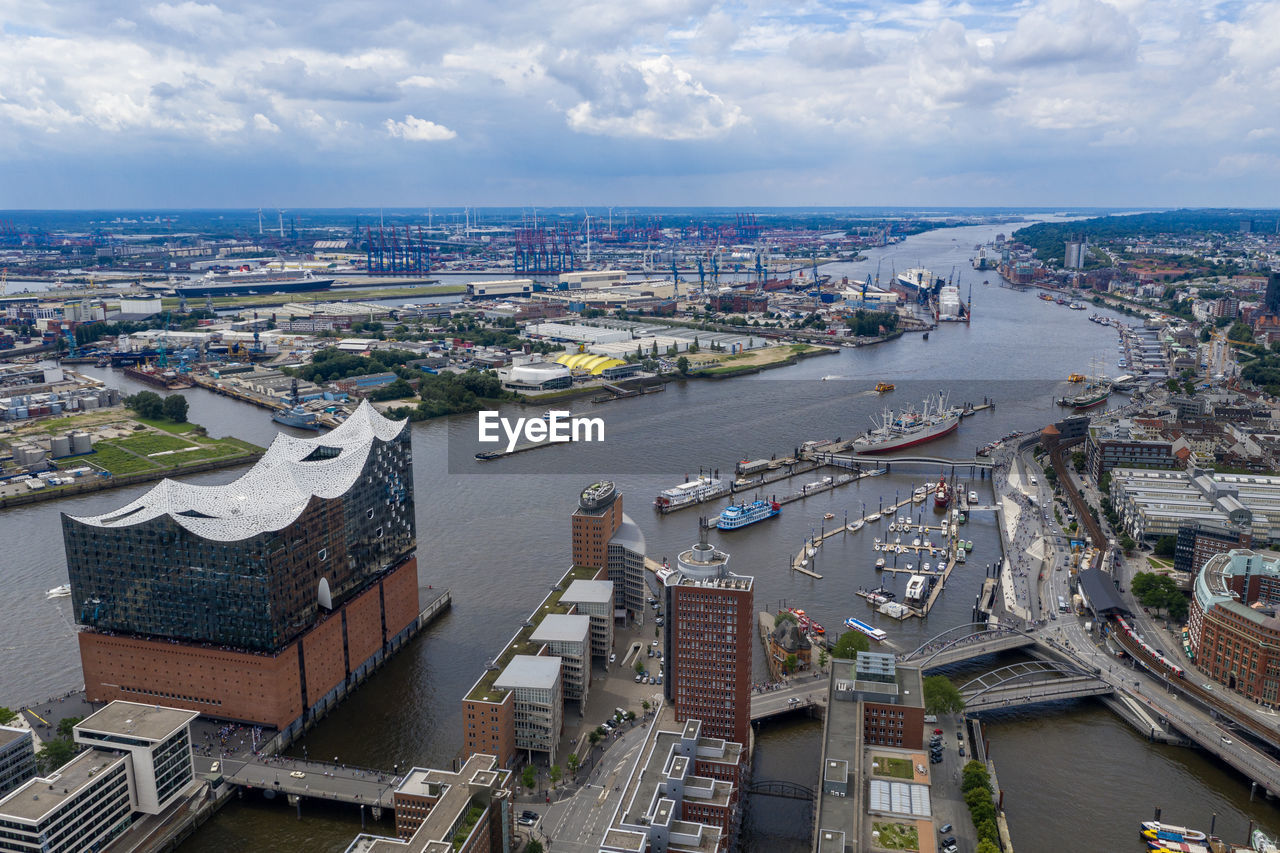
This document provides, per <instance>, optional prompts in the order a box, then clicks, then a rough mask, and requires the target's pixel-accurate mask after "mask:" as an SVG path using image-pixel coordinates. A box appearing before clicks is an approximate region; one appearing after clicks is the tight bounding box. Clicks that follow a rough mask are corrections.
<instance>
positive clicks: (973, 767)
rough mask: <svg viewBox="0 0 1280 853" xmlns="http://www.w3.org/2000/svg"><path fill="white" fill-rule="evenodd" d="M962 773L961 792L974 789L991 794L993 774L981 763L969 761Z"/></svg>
mask: <svg viewBox="0 0 1280 853" xmlns="http://www.w3.org/2000/svg"><path fill="white" fill-rule="evenodd" d="M960 772H961V782H960V790H962V791H969V790H972V789H974V788H981V789H982V790H984V791H986V792H988V793H990V792H991V773H990V772H988V770H987V766H986V765H985V764H983V763H982V762H981V761H969V762H967V763H966V764H965V765H964V769H963V770H961V771H960Z"/></svg>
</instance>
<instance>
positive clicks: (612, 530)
mask: <svg viewBox="0 0 1280 853" xmlns="http://www.w3.org/2000/svg"><path fill="white" fill-rule="evenodd" d="M571 524H572V529H573V564H574V565H575V566H590V567H592V568H597V569H608V570H609V580H611V581H613V605H614V608H615V609H616V610H618V611H623V610H625V611H626V612H627V613H628V614H629V615H630V616H631V618H632V619H642V618H643V616H644V605H645V596H646V595H647V594H648V587H647V586H646V585H645V579H644V553H645V545H644V534H643V533H641V532H640V527H639V525H637V524H636V523H635V522H634V521H632V520H631V517H630V516H629V515H627V514H626V513H624V512H623V511H622V494H621V493H620V492H619V491H618V490H617V488H615V487H614V485H613V483H611V482H609V481H607V480H605V481H602V482H599V483H592V484H591V485H590V486H587V487H586V488H585V489H583V490H582V494H581V495H579V497H578V508H577V509H575V510H574V511H573V516H572V518H571Z"/></svg>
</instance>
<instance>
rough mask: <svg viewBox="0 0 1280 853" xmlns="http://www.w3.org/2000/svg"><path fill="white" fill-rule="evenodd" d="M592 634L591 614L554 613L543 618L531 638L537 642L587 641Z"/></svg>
mask: <svg viewBox="0 0 1280 853" xmlns="http://www.w3.org/2000/svg"><path fill="white" fill-rule="evenodd" d="M590 636H591V617H590V616H578V615H576V614H575V615H571V616H563V615H561V614H559V613H553V614H551V615H549V616H547V617H546V618H545V619H543V620H542V624H541V625H539V626H538V627H537V629H536V630H535V631H534V632H533V634H532V635H531V636H530V637H529V639H531V640H533V641H534V642H535V643H552V642H556V641H559V642H565V643H575V642H576V643H585V642H587V640H588V639H589V638H590Z"/></svg>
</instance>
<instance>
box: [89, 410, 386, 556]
mask: <svg viewBox="0 0 1280 853" xmlns="http://www.w3.org/2000/svg"><path fill="white" fill-rule="evenodd" d="M407 424H408V421H407V420H404V421H393V420H390V419H388V418H385V417H383V416H382V415H381V414H379V413H378V412H377V411H376V410H375V409H374V408H373V406H371V405H369V402H368V401H367V400H366V401H365V402H362V403H361V404H360V406H359V408H357V409H356V410H355V412H353V413H352V414H351V416H350V417H349V418H347V420H346V421H344V422H343V423H342V424H340V425H339V426H338V428H337V429H335V430H333V431H332V432H330V433H327V434H325V435H322V436H318V437H316V438H295V437H294V436H291V435H285V434H284V433H280V434H278V435H276V438H275V441H273V442H271V446H270V447H269V448H267V452H266V453H265V454H263V456H262V458H261V459H259V460H258V462H257V464H255V465H254V466H253V467H252V468H251V469H249V470H248V471H246V472H245V474H244V476H242V477H240V478H238V479H236V480H234V481H232V482H230V483H227V484H225V485H222V486H199V485H194V484H191V483H180V482H177V481H176V480H168V479H166V480H161V481H160V482H159V483H158V484H157V485H156V486H155V488H153V489H151V491H149V492H147V493H146V494H145V495H143V496H142V497H140V498H138V499H137V500H136V501H133V502H132V503H129V504H126V505H125V506H123V507H121V508H120V509H118V510H113V511H112V512H108V513H104V514H103V515H95V516H83V517H75V516H71V517H70V518H71V520H72V521H75V522H79V523H80V524H85V525H89V526H92V527H103V528H125V527H132V526H133V525H135V524H140V523H142V522H145V521H150V520H152V519H155V518H158V517H160V516H165V515H167V516H169V517H170V518H171V519H172V520H173V521H174V523H176V524H178V525H179V526H181V527H184V528H186V529H187V530H189V531H191V532H192V533H194V534H196V535H197V536H201V537H203V538H205V539H211V540H215V541H220V542H233V541H236V540H239V539H247V538H249V537H251V536H256V535H258V534H260V533H267V532H270V531H275V530H281V529H283V528H285V527H287V526H288V525H289V524H291V523H292V522H293V521H294V520H295V519H296V518H297V517H298V516H299V515H301V514H302V511H303V510H304V509H305V508H306V506H307V504H308V503H309V502H310V501H311V499H312V498H313V497H319V498H329V499H332V498H336V497H339V496H340V495H342V494H344V493H345V492H346V491H347V490H348V489H350V488H351V487H352V486H353V485H354V484H355V481H356V478H357V477H359V476H360V472H361V470H363V469H364V464H365V461H366V460H367V459H368V457H369V452H370V450H371V449H372V447H373V443H374V441H375V440H377V441H382V442H386V441H390V440H391V439H393V438H395V437H396V436H398V435H399V434H400V433H401V431H403V430H404V429H405V426H406V425H407Z"/></svg>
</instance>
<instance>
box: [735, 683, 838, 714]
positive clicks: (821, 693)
mask: <svg viewBox="0 0 1280 853" xmlns="http://www.w3.org/2000/svg"><path fill="white" fill-rule="evenodd" d="M824 674H825V673H818V675H820V676H821V675H824ZM826 697H827V679H826V678H814V677H802V678H800V679H799V680H797V681H794V682H792V683H791V684H790V685H789V686H787V687H785V688H783V689H781V690H766V691H764V692H763V693H753V694H752V695H751V719H753V720H759V719H762V718H764V717H771V716H773V715H774V714H780V713H782V712H784V711H789V710H792V709H797V708H807V707H809V706H810V705H814V704H819V705H820V704H823V703H825V702H826ZM792 699H794V700H796V701H795V702H792V701H791V700H792Z"/></svg>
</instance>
